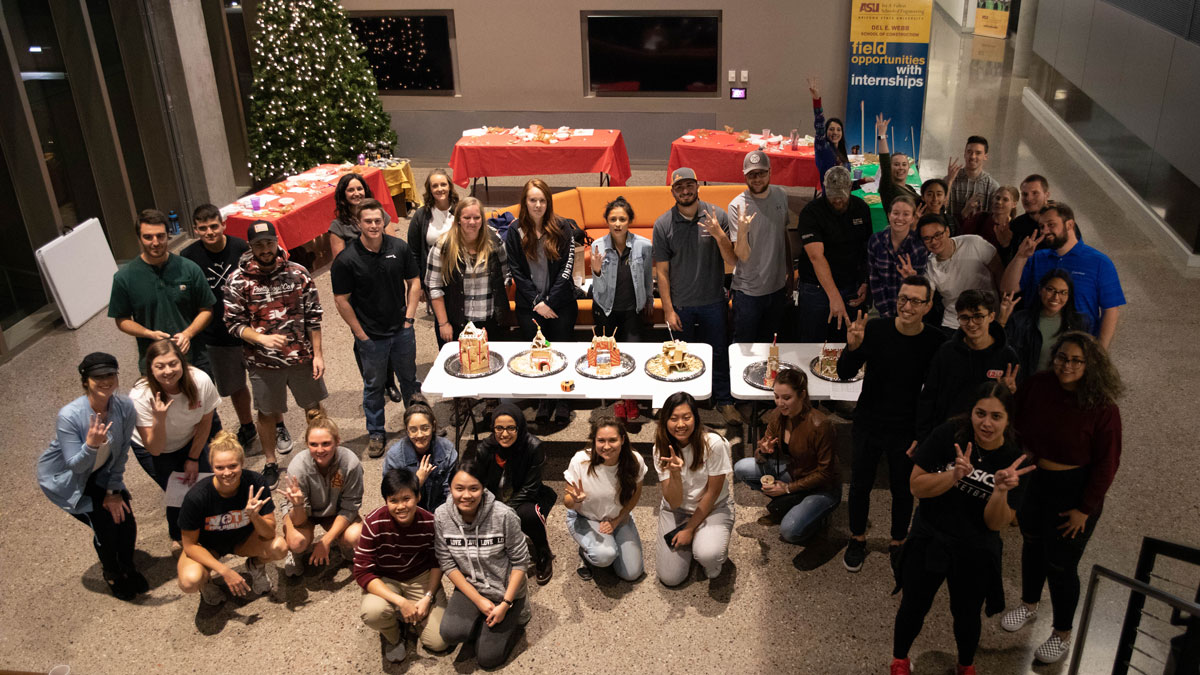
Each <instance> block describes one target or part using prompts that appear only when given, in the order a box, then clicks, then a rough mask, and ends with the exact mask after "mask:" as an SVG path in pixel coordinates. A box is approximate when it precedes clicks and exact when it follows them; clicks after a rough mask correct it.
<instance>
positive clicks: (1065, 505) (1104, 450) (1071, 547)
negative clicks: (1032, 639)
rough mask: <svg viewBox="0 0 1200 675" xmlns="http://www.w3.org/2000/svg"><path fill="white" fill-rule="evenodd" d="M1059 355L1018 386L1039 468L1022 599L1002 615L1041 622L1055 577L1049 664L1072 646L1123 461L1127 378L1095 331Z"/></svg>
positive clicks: (1019, 623) (1021, 426)
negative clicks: (1097, 537)
mask: <svg viewBox="0 0 1200 675" xmlns="http://www.w3.org/2000/svg"><path fill="white" fill-rule="evenodd" d="M1050 353H1051V354H1052V355H1053V356H1052V357H1051V368H1050V369H1049V370H1044V371H1042V372H1040V373H1036V374H1034V375H1032V376H1030V377H1029V379H1027V380H1025V382H1024V383H1023V384H1022V385H1021V388H1020V390H1019V391H1018V392H1017V414H1016V418H1017V431H1018V433H1019V434H1020V437H1021V442H1022V444H1023V445H1024V447H1025V450H1026V451H1027V452H1029V453H1030V454H1032V455H1033V457H1034V458H1035V459H1036V460H1037V464H1038V471H1036V472H1034V474H1033V475H1032V476H1031V479H1032V480H1031V481H1030V484H1029V492H1028V494H1027V495H1026V497H1025V502H1024V504H1023V505H1022V507H1021V510H1020V511H1019V513H1018V520H1019V521H1020V524H1021V534H1022V535H1023V536H1024V539H1025V542H1024V547H1023V548H1022V550H1021V587H1022V590H1021V600H1022V604H1021V605H1020V606H1018V607H1017V608H1016V609H1014V610H1012V611H1010V612H1009V613H1007V614H1005V615H1004V619H1003V620H1002V621H1001V625H1002V626H1003V627H1004V629H1005V630H1008V631H1016V630H1019V629H1020V628H1021V627H1023V626H1024V625H1025V624H1026V623H1028V622H1029V621H1032V620H1033V619H1034V618H1035V617H1036V616H1037V606H1038V601H1039V600H1040V599H1041V597H1042V586H1043V585H1045V584H1046V583H1047V582H1049V586H1050V604H1051V606H1052V607H1053V610H1054V632H1053V633H1052V634H1051V635H1050V637H1049V638H1048V639H1047V640H1046V642H1045V643H1043V644H1042V646H1040V647H1038V648H1037V650H1036V651H1035V652H1034V657H1035V658H1036V659H1037V660H1038V661H1041V662H1042V663H1053V662H1055V661H1058V660H1059V659H1061V658H1062V657H1063V655H1064V654H1066V653H1067V650H1068V648H1069V646H1070V644H1071V628H1072V622H1073V620H1074V617H1075V607H1076V605H1078V604H1079V559H1080V558H1081V557H1082V556H1083V549H1084V547H1085V546H1087V542H1088V539H1090V538H1091V536H1092V532H1093V531H1094V530H1095V529H1096V521H1097V520H1099V519H1100V511H1101V509H1102V507H1103V506H1104V495H1105V493H1106V492H1108V488H1109V486H1110V485H1112V481H1113V476H1115V475H1116V473H1117V465H1118V464H1119V463H1120V459H1121V411H1120V409H1118V408H1117V403H1116V400H1117V398H1118V397H1119V396H1120V395H1121V389H1122V387H1121V378H1120V376H1119V375H1118V374H1117V371H1116V369H1115V368H1114V367H1113V365H1112V363H1111V362H1110V361H1109V360H1108V355H1107V354H1106V353H1105V352H1104V349H1102V348H1101V347H1100V345H1099V343H1097V342H1096V340H1095V339H1094V338H1093V337H1092V336H1091V335H1088V334H1087V333H1083V332H1080V331H1071V332H1067V333H1063V334H1062V335H1060V336H1059V337H1058V339H1057V340H1056V341H1055V343H1054V346H1053V347H1052V348H1051V352H1050Z"/></svg>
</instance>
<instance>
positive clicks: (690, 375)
mask: <svg viewBox="0 0 1200 675" xmlns="http://www.w3.org/2000/svg"><path fill="white" fill-rule="evenodd" d="M688 356H694V354H689V355H688ZM660 359H662V354H659V355H658V356H652V357H650V358H649V359H646V365H645V366H644V370H645V371H646V374H647V375H649V376H650V377H653V378H654V379H656V380H660V381H662V382H687V381H688V380H694V379H696V378H697V377H700V376H701V375H703V374H704V371H706V370H708V365H707V364H706V363H704V359H702V358H700V357H698V356H697V357H696V360H697V361H699V362H700V370H688V371H684V372H682V373H681V372H679V371H678V370H673V371H671V374H670V375H667V376H666V377H663V376H662V375H658V374H656V373H653V372H651V370H650V364H651V363H654V362H655V361H658V360H660Z"/></svg>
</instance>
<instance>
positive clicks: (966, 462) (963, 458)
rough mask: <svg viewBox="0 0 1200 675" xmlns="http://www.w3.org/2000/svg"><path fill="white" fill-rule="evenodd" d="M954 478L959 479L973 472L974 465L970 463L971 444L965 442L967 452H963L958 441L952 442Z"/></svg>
mask: <svg viewBox="0 0 1200 675" xmlns="http://www.w3.org/2000/svg"><path fill="white" fill-rule="evenodd" d="M954 455H955V457H954V480H956V481H959V480H962V479H963V478H966V477H967V476H970V475H971V474H972V473H975V467H974V466H972V465H971V444H970V443H967V452H966V454H964V453H963V450H962V448H961V447H960V446H959V445H958V443H955V444H954Z"/></svg>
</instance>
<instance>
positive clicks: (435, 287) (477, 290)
mask: <svg viewBox="0 0 1200 675" xmlns="http://www.w3.org/2000/svg"><path fill="white" fill-rule="evenodd" d="M511 280H512V276H511V275H510V273H509V271H508V259H507V256H506V255H505V252H504V242H502V241H500V237H499V236H498V235H497V234H496V233H495V232H494V231H492V229H491V228H489V227H487V226H485V224H484V221H483V205H482V204H480V203H479V200H478V199H475V198H474V197H465V198H463V199H461V200H459V202H458V206H457V207H455V209H454V225H453V226H451V227H450V229H449V231H447V232H446V234H444V235H442V238H441V239H439V240H438V243H437V244H436V245H435V246H434V247H433V248H431V249H430V250H429V263H428V265H427V267H426V271H425V285H426V286H427V287H428V288H429V299H430V301H431V302H432V303H433V312H434V314H435V315H437V320H438V331H439V332H440V335H441V338H442V340H445V341H447V342H448V341H450V340H454V339H455V337H454V336H456V335H458V334H459V333H461V332H462V330H463V328H464V327H465V326H466V325H467V322H468V321H471V322H474V323H475V325H477V326H481V327H483V328H486V329H487V331H488V335H489V336H495V335H498V334H499V331H500V328H501V327H502V326H503V327H508V326H511V325H512V323H513V321H512V310H511V309H510V308H509V306H508V295H507V294H506V292H505V287H506V286H507V285H508V283H509V282H510V281H511ZM493 339H494V337H493Z"/></svg>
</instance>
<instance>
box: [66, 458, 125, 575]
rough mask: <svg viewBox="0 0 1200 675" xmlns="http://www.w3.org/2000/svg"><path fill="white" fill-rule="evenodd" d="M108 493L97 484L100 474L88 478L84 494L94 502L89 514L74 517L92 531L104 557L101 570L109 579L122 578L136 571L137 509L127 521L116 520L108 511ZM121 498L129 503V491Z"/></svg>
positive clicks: (97, 548)
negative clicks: (134, 556)
mask: <svg viewBox="0 0 1200 675" xmlns="http://www.w3.org/2000/svg"><path fill="white" fill-rule="evenodd" d="M105 493H106V490H105V489H104V488H102V487H100V486H99V485H97V484H96V474H94V473H93V474H92V476H91V477H90V478H88V482H87V486H86V487H85V488H84V489H83V494H84V496H86V497H87V498H89V499H91V500H92V510H91V511H90V512H88V513H72V514H71V517H72V518H74V519H76V520H78V521H79V522H81V523H83V524H84V525H87V526H88V527H90V528H92V547H93V548H95V549H96V556H97V557H98V558H100V567H101V568H102V569H103V570H104V576H105V577H107V578H118V577H121V576H124V575H125V574H127V573H129V572H132V571H133V548H134V544H136V543H137V521H135V520H134V519H133V510H132V508H131V509H130V512H129V513H126V514H125V518H124V520H122V521H121V522H119V523H117V522H114V521H113V518H112V514H111V513H109V512H108V509H106V508H104V497H105ZM121 499H124V500H125V503H126V504H129V491H128V490H122V491H121Z"/></svg>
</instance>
